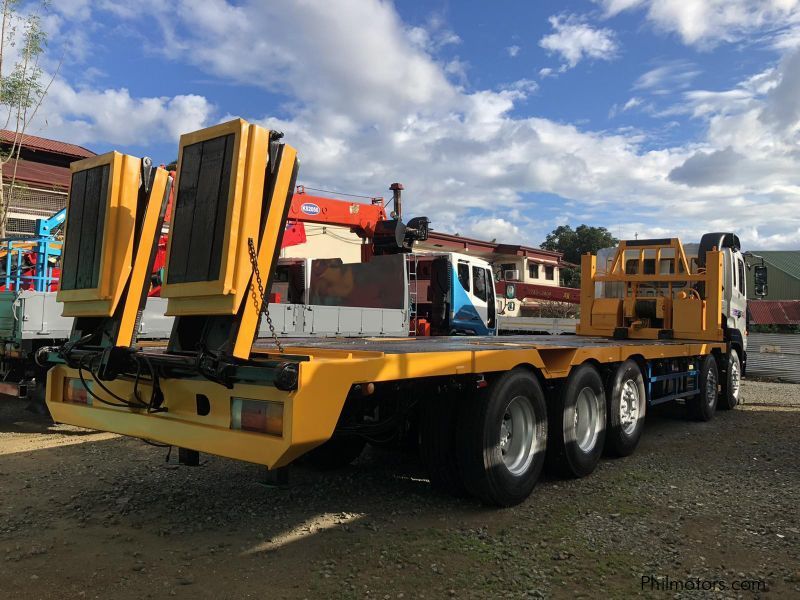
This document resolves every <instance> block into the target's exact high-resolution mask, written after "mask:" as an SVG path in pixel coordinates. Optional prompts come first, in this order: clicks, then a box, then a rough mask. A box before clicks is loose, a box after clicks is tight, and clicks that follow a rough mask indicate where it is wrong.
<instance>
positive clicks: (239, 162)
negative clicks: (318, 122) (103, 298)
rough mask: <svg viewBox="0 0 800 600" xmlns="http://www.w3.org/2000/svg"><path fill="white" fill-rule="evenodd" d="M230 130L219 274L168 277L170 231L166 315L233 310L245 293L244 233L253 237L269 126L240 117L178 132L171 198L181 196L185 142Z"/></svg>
mask: <svg viewBox="0 0 800 600" xmlns="http://www.w3.org/2000/svg"><path fill="white" fill-rule="evenodd" d="M229 134H233V135H234V140H235V142H234V150H233V160H232V170H231V178H230V180H231V182H230V189H229V192H228V193H229V201H228V206H227V214H226V226H225V238H224V240H223V246H222V260H221V263H220V272H219V277H218V278H217V279H216V280H213V281H193V282H188V283H170V282H169V264H170V257H171V256H172V253H173V252H185V251H186V248H174V247H173V243H172V242H173V238H172V236H170V240H169V244H168V247H167V259H166V264H167V268H166V274H165V277H164V281H165V283H164V285H163V286H162V288H161V296H162V297H164V298H167V299H168V302H167V314H168V315H175V316H180V315H227V314H235V313H236V311H237V309H238V308H239V306H240V304H241V301H242V297H243V296H244V294H245V292H246V290H247V287H248V282H249V279H250V274H251V273H252V267H251V265H250V260H249V257H248V253H247V239H248V238H253V239H254V240H256V238H257V237H258V229H259V224H260V217H261V206H262V200H263V194H264V176H265V170H266V167H267V160H268V148H269V134H270V132H269V130H267V129H264V128H263V127H259V126H258V125H251V124H250V123H248V122H247V121H244V120H242V119H235V120H233V121H229V122H228V123H222V124H220V125H215V126H213V127H209V128H207V129H202V130H200V131H195V132H193V133H187V134H185V135H182V136H181V140H180V150H179V155H178V171H177V180H176V182H175V190H176V193H175V204H176V206H177V204H178V203H179V202H180V192H179V190H180V176H181V167H182V163H183V152H184V149H185V148H186V147H187V146H190V145H192V144H196V143H199V142H203V141H206V140H210V139H213V138H216V137H221V136H224V135H229Z"/></svg>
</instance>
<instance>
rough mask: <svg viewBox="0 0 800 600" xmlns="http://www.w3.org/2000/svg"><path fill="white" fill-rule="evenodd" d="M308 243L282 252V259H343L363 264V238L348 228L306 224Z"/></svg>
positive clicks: (290, 247)
mask: <svg viewBox="0 0 800 600" xmlns="http://www.w3.org/2000/svg"><path fill="white" fill-rule="evenodd" d="M305 230H306V242H305V243H304V244H298V245H296V246H288V247H287V248H283V249H282V250H281V258H341V259H342V261H343V262H346V263H352V262H361V244H362V242H361V238H360V237H358V235H356V234H355V233H352V232H351V231H350V229H348V228H346V227H336V226H331V225H316V224H312V223H306V224H305Z"/></svg>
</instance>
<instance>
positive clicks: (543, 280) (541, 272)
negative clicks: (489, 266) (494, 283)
mask: <svg viewBox="0 0 800 600" xmlns="http://www.w3.org/2000/svg"><path fill="white" fill-rule="evenodd" d="M488 260H490V261H492V263H493V266H494V267H495V270H496V271H499V270H500V269H501V267H502V269H503V273H501V274H500V275H501V277H505V271H508V270H512V271H519V280H518V281H521V282H522V283H535V284H537V285H552V286H557V285H559V273H558V267H557V266H555V265H547V264H544V263H540V262H538V261H536V260H534V259H531V258H524V257H511V258H504V257H503V256H502V255H501V256H494V257H490V258H489V259H488ZM508 265H513V268H509V267H508ZM548 268H550V269H552V271H551V277H550V278H548V277H547V274H548V271H547V269H548Z"/></svg>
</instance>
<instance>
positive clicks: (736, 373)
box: [717, 348, 742, 410]
mask: <svg viewBox="0 0 800 600" xmlns="http://www.w3.org/2000/svg"><path fill="white" fill-rule="evenodd" d="M727 363H728V364H727V365H726V367H725V373H724V375H723V377H722V393H721V394H720V396H719V400H718V401H717V408H719V409H721V410H731V409H734V408H736V405H737V404H739V393H740V391H741V385H742V361H741V360H740V359H739V353H738V352H737V351H736V349H735V348H731V352H730V354H729V355H728V361H727Z"/></svg>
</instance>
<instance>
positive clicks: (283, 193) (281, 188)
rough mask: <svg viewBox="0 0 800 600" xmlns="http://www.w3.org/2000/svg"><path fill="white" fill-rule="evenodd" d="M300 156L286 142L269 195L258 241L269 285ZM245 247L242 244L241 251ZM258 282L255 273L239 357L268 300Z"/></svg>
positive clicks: (235, 348)
mask: <svg viewBox="0 0 800 600" xmlns="http://www.w3.org/2000/svg"><path fill="white" fill-rule="evenodd" d="M296 160H297V151H296V150H295V149H294V148H292V147H291V146H288V145H284V146H283V151H282V155H281V159H280V164H279V165H277V171H276V172H275V175H274V176H275V185H274V187H273V189H272V196H271V197H270V198H269V199H268V204H267V206H269V214H268V215H267V223H266V226H265V227H264V233H263V234H262V235H261V241H260V243H259V245H258V255H257V263H258V270H259V273H261V274H262V280H263V282H264V285H266V281H267V275H268V274H269V273H270V271H271V270H272V269H274V265H273V264H272V263H273V260H274V258H275V249H276V248H277V247H278V245H279V243H280V238H281V234H282V233H283V227H284V215H285V209H286V205H287V203H288V202H290V194H291V186H292V173H293V171H294V167H295V162H296ZM254 242H255V240H254ZM240 245H241V246H243V249H244V251H245V252H247V250H248V244H247V240H246V239H243V240H242V243H241V244H240ZM241 250H242V249H241V248H240V251H241ZM248 263H249V257H248ZM257 285H258V282H257V281H256V278H255V277H251V278H250V283H249V285H248V287H247V292H248V296H249V297H250V298H252V299H253V301H252V302H247V301H246V302H245V305H244V310H243V312H242V315H241V320H240V323H239V332H238V335H237V336H236V341H235V343H234V346H233V356H235V357H236V358H241V359H247V358H249V357H250V350H251V348H252V346H253V340H254V339H255V338H256V331H257V330H258V323H259V319H260V315H261V303H262V301H263V302H267V301H268V299H267V298H263V299H262V298H261V297H260V294H259V291H258V287H257ZM264 292H265V293H268V292H269V290H264Z"/></svg>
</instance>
